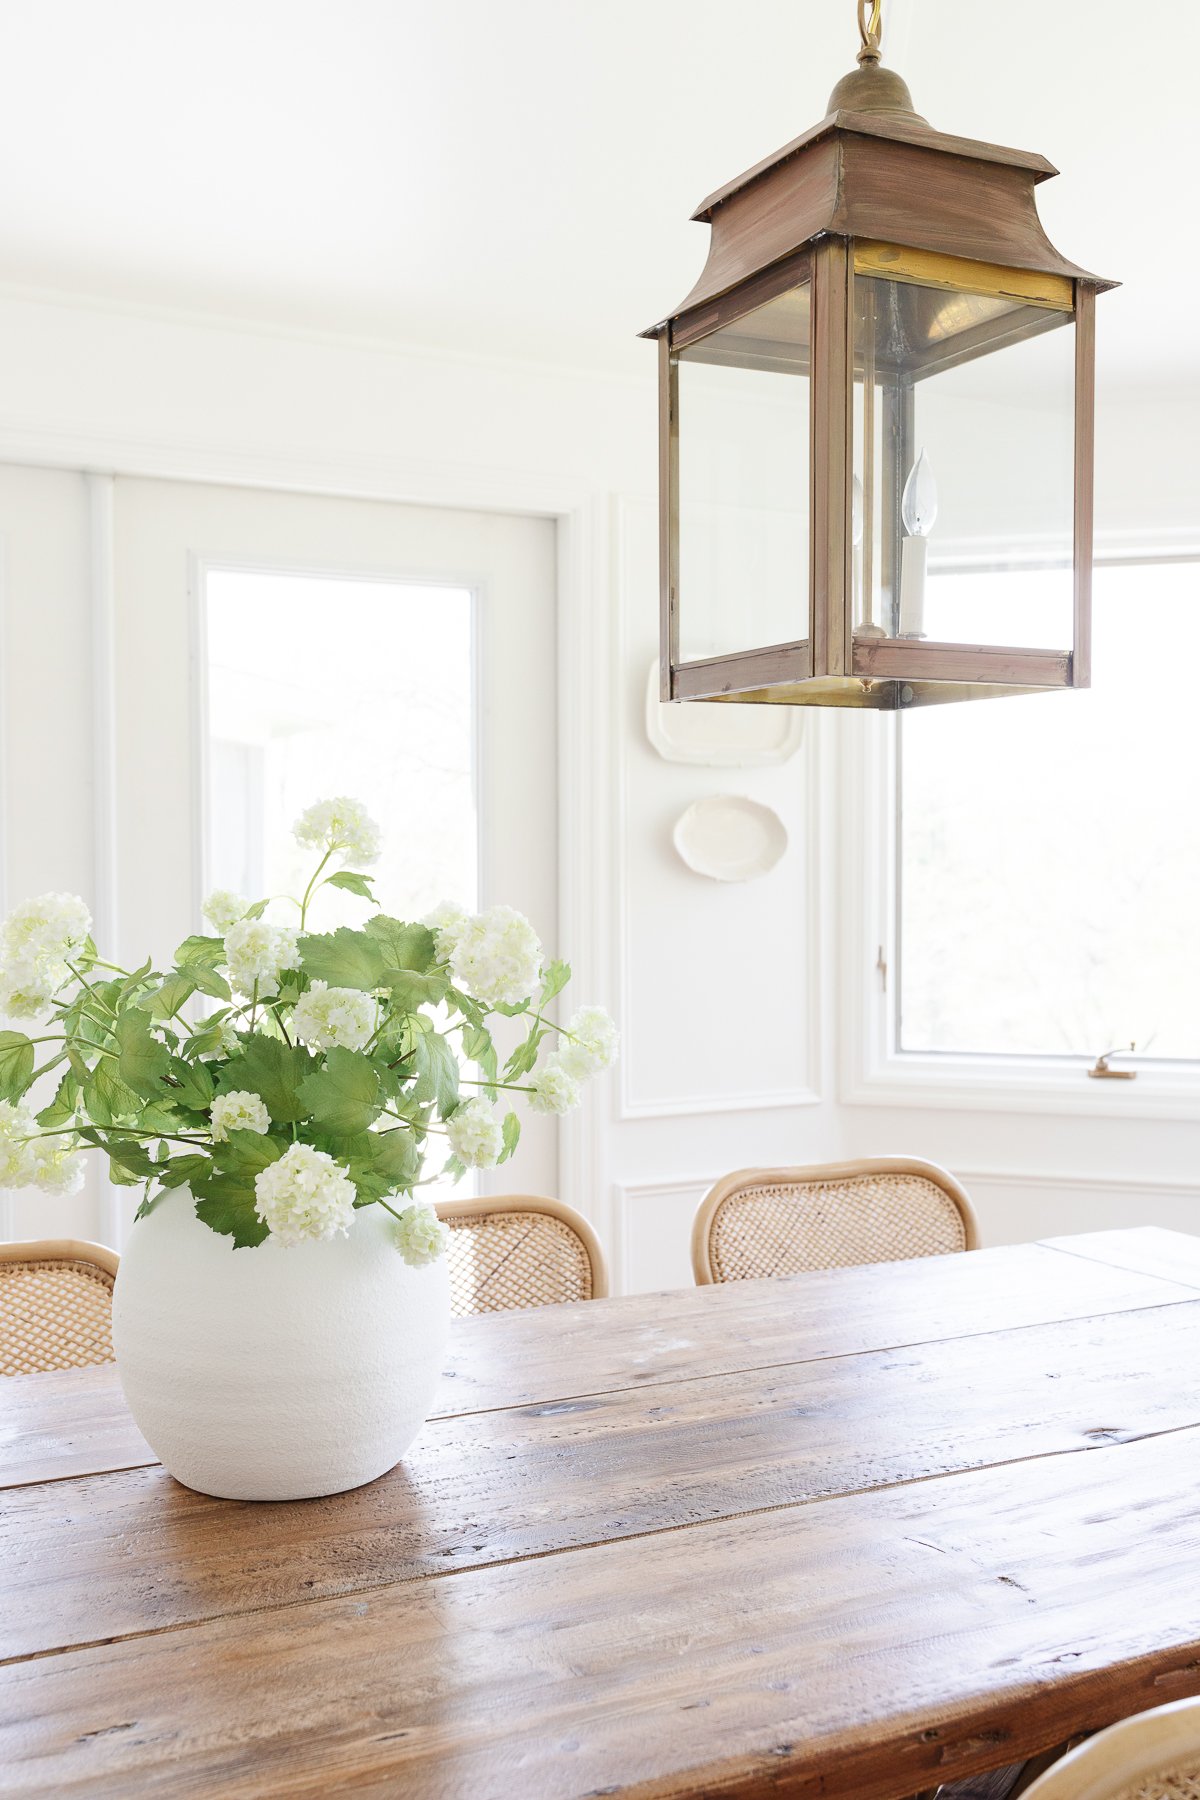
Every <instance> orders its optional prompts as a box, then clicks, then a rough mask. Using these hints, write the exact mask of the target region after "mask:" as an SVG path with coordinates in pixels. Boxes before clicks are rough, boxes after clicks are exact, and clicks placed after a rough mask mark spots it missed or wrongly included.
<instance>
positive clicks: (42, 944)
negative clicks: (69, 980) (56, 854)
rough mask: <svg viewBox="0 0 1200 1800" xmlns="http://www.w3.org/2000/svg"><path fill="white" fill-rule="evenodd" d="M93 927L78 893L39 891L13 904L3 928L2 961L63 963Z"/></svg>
mask: <svg viewBox="0 0 1200 1800" xmlns="http://www.w3.org/2000/svg"><path fill="white" fill-rule="evenodd" d="M91 929H92V915H91V913H90V912H89V911H88V909H87V907H86V906H85V905H84V903H83V901H82V900H81V899H80V898H79V895H78V894H40V895H39V896H38V898H37V899H36V900H23V901H22V902H21V904H20V906H16V907H14V908H13V910H12V912H10V913H9V915H8V917H7V919H5V921H4V925H3V928H0V961H3V962H5V963H7V962H8V960H9V959H10V958H12V959H14V960H16V961H21V960H24V959H28V960H32V961H36V962H48V963H61V962H62V960H63V958H64V957H65V956H67V955H68V953H69V952H70V951H72V950H74V949H75V948H76V947H77V946H78V945H80V944H82V943H83V942H84V941H85V939H86V938H87V935H88V932H89V931H90V930H91Z"/></svg>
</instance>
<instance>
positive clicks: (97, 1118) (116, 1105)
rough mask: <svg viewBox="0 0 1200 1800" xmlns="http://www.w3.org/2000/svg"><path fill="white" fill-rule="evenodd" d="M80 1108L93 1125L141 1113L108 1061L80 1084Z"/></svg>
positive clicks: (137, 1100) (138, 1099) (137, 1101)
mask: <svg viewBox="0 0 1200 1800" xmlns="http://www.w3.org/2000/svg"><path fill="white" fill-rule="evenodd" d="M164 1054H165V1052H164ZM83 1104H84V1110H85V1111H86V1113H87V1116H88V1118H89V1119H91V1121H92V1123H93V1124H95V1125H114V1124H116V1123H118V1122H119V1121H120V1120H122V1119H136V1118H137V1116H138V1114H139V1113H140V1112H141V1110H142V1101H141V1097H140V1096H139V1095H138V1094H135V1093H134V1091H133V1089H132V1088H131V1087H127V1086H126V1084H125V1083H124V1082H123V1081H122V1080H121V1079H120V1077H119V1076H118V1075H117V1074H116V1073H115V1072H114V1065H113V1063H112V1061H111V1059H110V1058H108V1057H105V1058H104V1059H103V1061H101V1062H100V1063H99V1064H98V1065H97V1067H96V1068H95V1069H94V1070H92V1072H91V1073H90V1074H89V1076H88V1078H87V1081H86V1082H85V1083H84V1088H83Z"/></svg>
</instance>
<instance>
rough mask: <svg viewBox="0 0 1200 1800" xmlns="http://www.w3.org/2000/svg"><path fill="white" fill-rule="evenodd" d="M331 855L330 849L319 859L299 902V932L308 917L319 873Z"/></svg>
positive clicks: (319, 876)
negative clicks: (309, 904) (309, 905)
mask: <svg viewBox="0 0 1200 1800" xmlns="http://www.w3.org/2000/svg"><path fill="white" fill-rule="evenodd" d="M332 855H333V850H332V848H330V849H328V850H327V851H326V852H325V854H324V856H323V857H322V858H321V860H320V862H319V863H318V864H317V867H316V870H315V871H314V874H313V878H312V880H311V881H310V882H309V884H308V886H307V887H306V888H305V890H304V898H303V900H302V901H301V902H300V929H301V931H303V930H304V921H305V919H306V918H307V917H308V903H309V901H310V900H311V899H312V897H313V893H314V892H315V890H316V886H317V883H318V881H319V880H320V878H321V871H322V870H323V869H324V867H325V864H326V863H327V862H328V861H329V859H330V857H331V856H332Z"/></svg>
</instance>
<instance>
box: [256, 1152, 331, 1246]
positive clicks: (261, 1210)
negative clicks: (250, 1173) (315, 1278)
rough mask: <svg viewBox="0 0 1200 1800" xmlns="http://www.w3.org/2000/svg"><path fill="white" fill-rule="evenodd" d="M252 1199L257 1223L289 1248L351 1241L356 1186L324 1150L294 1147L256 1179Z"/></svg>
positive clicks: (261, 1171) (262, 1171) (261, 1172)
mask: <svg viewBox="0 0 1200 1800" xmlns="http://www.w3.org/2000/svg"><path fill="white" fill-rule="evenodd" d="M254 1194H255V1211H256V1212H257V1213H258V1216H259V1218H260V1219H261V1220H262V1221H263V1223H264V1225H266V1227H267V1229H268V1231H269V1232H270V1233H271V1236H272V1237H273V1238H275V1239H276V1240H277V1242H279V1243H281V1244H284V1245H287V1246H288V1247H289V1248H290V1247H291V1246H293V1245H295V1244H304V1243H311V1242H324V1241H325V1240H326V1239H328V1238H334V1237H337V1236H338V1235H339V1234H340V1235H341V1236H342V1237H347V1236H348V1235H349V1232H350V1226H351V1224H352V1222H353V1219H354V1200H355V1187H354V1183H353V1182H352V1181H351V1180H350V1177H349V1176H348V1175H347V1173H346V1171H345V1169H343V1168H342V1167H341V1165H340V1164H338V1163H336V1162H334V1160H333V1158H332V1156H330V1155H329V1153H328V1151H326V1150H314V1149H313V1147H312V1145H311V1144H292V1145H291V1146H290V1148H289V1149H287V1150H286V1151H285V1152H284V1154H283V1155H282V1156H281V1157H280V1158H279V1161H278V1162H273V1163H271V1165H270V1166H269V1167H268V1168H266V1169H262V1170H260V1172H259V1173H258V1174H257V1175H256V1176H255V1178H254Z"/></svg>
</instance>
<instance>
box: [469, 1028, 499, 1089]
mask: <svg viewBox="0 0 1200 1800" xmlns="http://www.w3.org/2000/svg"><path fill="white" fill-rule="evenodd" d="M462 1046H463V1055H464V1056H465V1057H466V1058H467V1060H468V1061H469V1062H473V1063H474V1064H475V1066H476V1068H478V1069H479V1070H481V1071H482V1073H483V1076H484V1079H485V1080H486V1081H487V1083H488V1086H487V1088H486V1089H485V1090H484V1091H485V1093H486V1094H487V1097H488V1099H489V1100H494V1099H495V1097H496V1092H495V1087H494V1085H493V1084H494V1083H495V1082H496V1081H497V1079H498V1078H499V1074H500V1070H499V1065H498V1062H497V1058H496V1046H495V1044H494V1043H493V1042H492V1034H491V1032H490V1031H488V1030H487V1028H486V1027H485V1026H483V1025H468V1026H467V1028H466V1030H465V1031H464V1032H463V1034H462Z"/></svg>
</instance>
